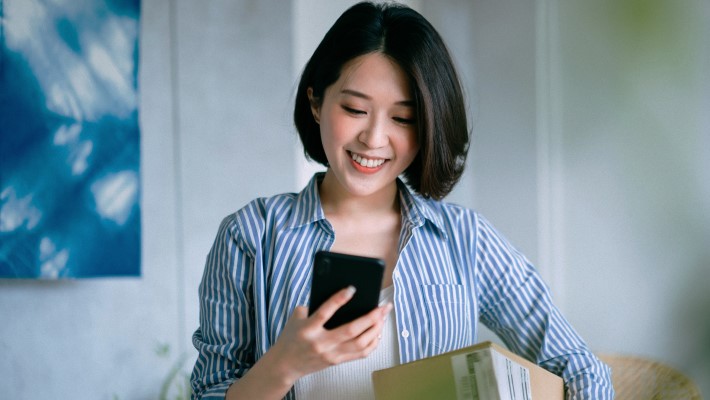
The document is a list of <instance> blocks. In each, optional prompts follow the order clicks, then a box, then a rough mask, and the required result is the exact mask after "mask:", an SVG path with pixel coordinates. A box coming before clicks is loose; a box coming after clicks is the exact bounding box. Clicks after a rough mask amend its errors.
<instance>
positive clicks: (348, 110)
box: [341, 106, 366, 115]
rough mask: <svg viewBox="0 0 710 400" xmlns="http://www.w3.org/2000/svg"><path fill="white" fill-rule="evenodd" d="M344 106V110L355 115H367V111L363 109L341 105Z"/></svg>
mask: <svg viewBox="0 0 710 400" xmlns="http://www.w3.org/2000/svg"><path fill="white" fill-rule="evenodd" d="M341 107H343V110H345V112H347V113H348V114H353V115H365V114H366V112H365V111H362V110H358V109H356V108H352V107H348V106H341Z"/></svg>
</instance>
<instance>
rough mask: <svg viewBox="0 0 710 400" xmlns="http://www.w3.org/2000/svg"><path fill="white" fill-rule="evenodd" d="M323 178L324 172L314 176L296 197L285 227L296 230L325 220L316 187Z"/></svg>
mask: <svg viewBox="0 0 710 400" xmlns="http://www.w3.org/2000/svg"><path fill="white" fill-rule="evenodd" d="M324 176H325V172H318V173H316V174H314V175H313V177H312V178H311V180H310V181H309V182H308V184H307V185H306V187H305V188H303V190H302V191H301V192H300V193H299V194H298V196H296V203H295V205H294V207H293V209H292V210H291V215H290V216H289V220H288V221H287V222H286V227H288V228H298V227H300V226H303V225H308V224H312V223H315V222H318V221H320V220H324V219H325V213H324V212H323V207H322V205H321V202H320V194H319V193H318V185H319V184H320V182H322V181H323V177H324Z"/></svg>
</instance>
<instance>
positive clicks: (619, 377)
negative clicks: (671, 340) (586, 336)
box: [599, 354, 702, 400]
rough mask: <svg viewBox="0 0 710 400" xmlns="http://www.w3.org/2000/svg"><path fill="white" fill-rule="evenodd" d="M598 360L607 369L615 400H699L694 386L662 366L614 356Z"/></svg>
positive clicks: (649, 361)
mask: <svg viewBox="0 0 710 400" xmlns="http://www.w3.org/2000/svg"><path fill="white" fill-rule="evenodd" d="M599 358H600V359H601V360H602V361H604V362H605V363H606V364H607V365H609V367H611V380H612V383H613V385H614V391H615V392H616V397H615V398H616V400H626V399H634V400H644V399H649V400H650V399H653V400H665V399H674V400H676V399H678V400H683V399H689V400H702V396H701V395H700V390H699V389H698V387H697V386H696V385H695V383H694V382H693V381H692V380H691V379H690V378H689V377H688V376H686V375H685V374H683V373H682V372H680V371H678V370H677V369H675V368H672V367H670V366H668V365H666V364H663V363H661V362H658V361H654V360H650V359H646V358H641V357H635V356H626V355H616V354H602V355H600V356H599Z"/></svg>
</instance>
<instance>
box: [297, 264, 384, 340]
mask: <svg viewBox="0 0 710 400" xmlns="http://www.w3.org/2000/svg"><path fill="white" fill-rule="evenodd" d="M384 271H385V262H384V261H383V260H381V259H379V258H371V257H361V256H353V255H349V254H342V253H333V252H330V251H319V252H317V253H316V256H315V259H314V261H313V275H312V277H311V301H310V305H309V307H308V315H311V314H313V313H314V312H315V311H316V310H317V309H318V307H320V306H321V304H323V303H324V302H325V301H326V300H328V299H329V298H330V297H331V296H333V295H334V294H335V293H336V292H337V291H339V290H341V289H344V288H346V287H348V286H350V285H352V286H354V287H355V289H356V291H355V295H354V296H353V298H352V299H350V301H349V302H347V303H345V305H344V306H342V307H341V308H340V309H338V311H336V312H335V314H333V316H332V317H331V318H330V319H329V320H328V322H326V323H325V325H324V326H325V328H326V329H333V328H336V327H338V326H340V325H342V324H344V323H346V322H350V321H352V320H354V319H356V318H358V317H360V316H362V315H365V314H367V313H368V312H370V311H372V310H373V309H374V308H376V307H377V304H378V303H379V300H380V289H381V287H382V276H383V274H384Z"/></svg>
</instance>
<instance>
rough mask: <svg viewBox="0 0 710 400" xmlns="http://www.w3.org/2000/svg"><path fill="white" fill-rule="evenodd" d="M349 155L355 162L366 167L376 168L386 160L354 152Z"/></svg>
mask: <svg viewBox="0 0 710 400" xmlns="http://www.w3.org/2000/svg"><path fill="white" fill-rule="evenodd" d="M350 156H351V157H352V158H353V161H355V162H356V163H358V164H360V165H361V166H363V167H366V168H377V167H379V166H380V165H382V164H384V163H385V161H387V160H385V159H383V158H378V159H375V160H373V159H370V158H365V157H362V156H360V155H358V154H355V153H350Z"/></svg>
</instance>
